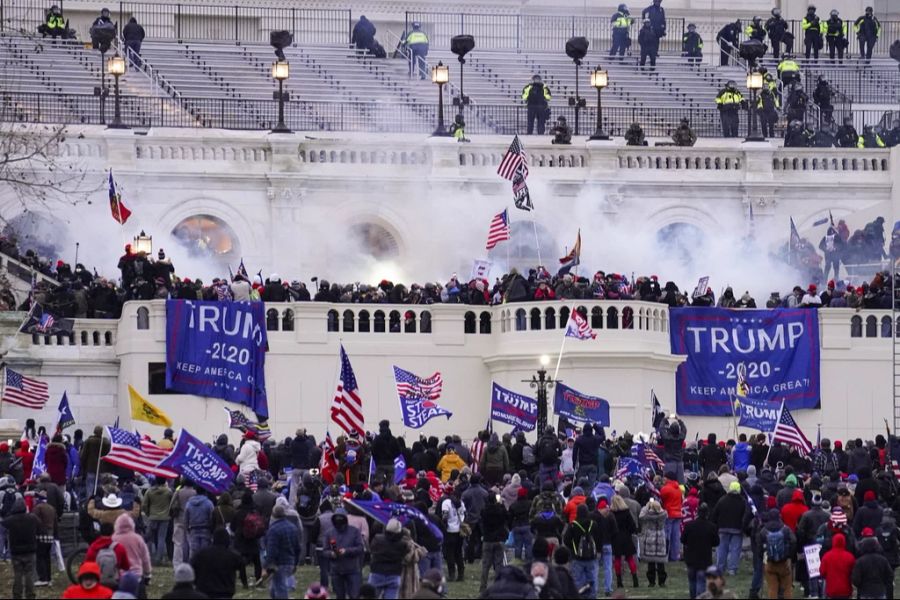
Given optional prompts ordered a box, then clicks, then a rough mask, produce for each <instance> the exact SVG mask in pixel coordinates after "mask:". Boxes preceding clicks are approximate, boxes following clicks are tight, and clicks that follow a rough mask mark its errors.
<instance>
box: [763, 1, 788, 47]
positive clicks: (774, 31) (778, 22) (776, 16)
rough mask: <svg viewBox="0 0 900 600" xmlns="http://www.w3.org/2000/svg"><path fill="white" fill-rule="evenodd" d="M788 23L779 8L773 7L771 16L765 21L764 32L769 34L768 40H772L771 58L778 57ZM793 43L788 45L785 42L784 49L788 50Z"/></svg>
mask: <svg viewBox="0 0 900 600" xmlns="http://www.w3.org/2000/svg"><path fill="white" fill-rule="evenodd" d="M787 30H788V23H787V21H785V20H784V19H783V18H782V17H781V9H780V8H773V9H772V16H771V17H769V20H768V21H766V33H768V34H769V41H770V42H772V58H776V59H777V58H778V55H779V53H780V52H781V42H782V41H784V39H785V35H786V34H787ZM792 46H793V44H791V46H789V45H788V44H787V43H786V42H785V51H786V52H790V51H791V50H792V49H793V48H792Z"/></svg>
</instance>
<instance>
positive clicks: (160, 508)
mask: <svg viewBox="0 0 900 600" xmlns="http://www.w3.org/2000/svg"><path fill="white" fill-rule="evenodd" d="M171 504H172V490H170V489H169V486H167V485H154V486H153V487H151V488H150V489H149V490H147V493H146V494H144V501H143V505H144V514H145V515H147V518H148V519H149V520H151V521H168V520H169V519H170V518H171V517H170V516H169V506H170V505H171Z"/></svg>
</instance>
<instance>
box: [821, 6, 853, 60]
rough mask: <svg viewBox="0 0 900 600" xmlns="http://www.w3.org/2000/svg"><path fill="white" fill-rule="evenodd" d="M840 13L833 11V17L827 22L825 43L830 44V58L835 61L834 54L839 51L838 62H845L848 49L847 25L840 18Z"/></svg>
mask: <svg viewBox="0 0 900 600" xmlns="http://www.w3.org/2000/svg"><path fill="white" fill-rule="evenodd" d="M838 14H839V13H838V11H836V10H833V11H831V16H830V17H829V18H828V20H827V21H825V42H826V43H827V44H828V58H830V59H831V60H834V52H835V50H837V55H838V60H844V50H845V49H846V48H847V45H848V44H847V24H846V23H844V20H843V19H842V18H840V17H839V16H838Z"/></svg>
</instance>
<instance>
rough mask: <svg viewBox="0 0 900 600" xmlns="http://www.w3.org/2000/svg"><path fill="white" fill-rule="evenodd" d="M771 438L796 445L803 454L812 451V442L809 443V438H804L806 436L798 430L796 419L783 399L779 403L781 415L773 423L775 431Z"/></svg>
mask: <svg viewBox="0 0 900 600" xmlns="http://www.w3.org/2000/svg"><path fill="white" fill-rule="evenodd" d="M772 440H773V441H775V442H784V443H785V444H788V445H789V446H796V447H797V448H799V449H800V450H801V451H802V452H803V453H804V454H809V453H810V452H812V444H810V443H809V440H808V439H806V436H805V435H803V432H802V431H800V426H799V425H797V421H795V420H794V416H793V415H792V414H791V411H789V410H788V407H787V406H785V405H784V402H783V401H782V404H781V416H779V417H778V422H777V423H776V424H775V432H774V435H773V437H772Z"/></svg>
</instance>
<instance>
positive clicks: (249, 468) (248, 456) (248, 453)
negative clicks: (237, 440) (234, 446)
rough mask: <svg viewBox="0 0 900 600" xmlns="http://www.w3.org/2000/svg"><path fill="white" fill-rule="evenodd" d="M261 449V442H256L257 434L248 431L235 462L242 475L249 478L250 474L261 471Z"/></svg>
mask: <svg viewBox="0 0 900 600" xmlns="http://www.w3.org/2000/svg"><path fill="white" fill-rule="evenodd" d="M261 449H262V447H261V446H260V445H259V442H258V441H256V434H255V433H254V432H252V431H247V432H246V433H245V434H244V442H243V444H241V450H240V452H238V455H237V458H236V459H235V461H234V462H235V464H237V466H238V472H239V473H240V474H241V475H244V476H248V475H250V473H253V472H254V471H258V470H259V452H260V450H261Z"/></svg>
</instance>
